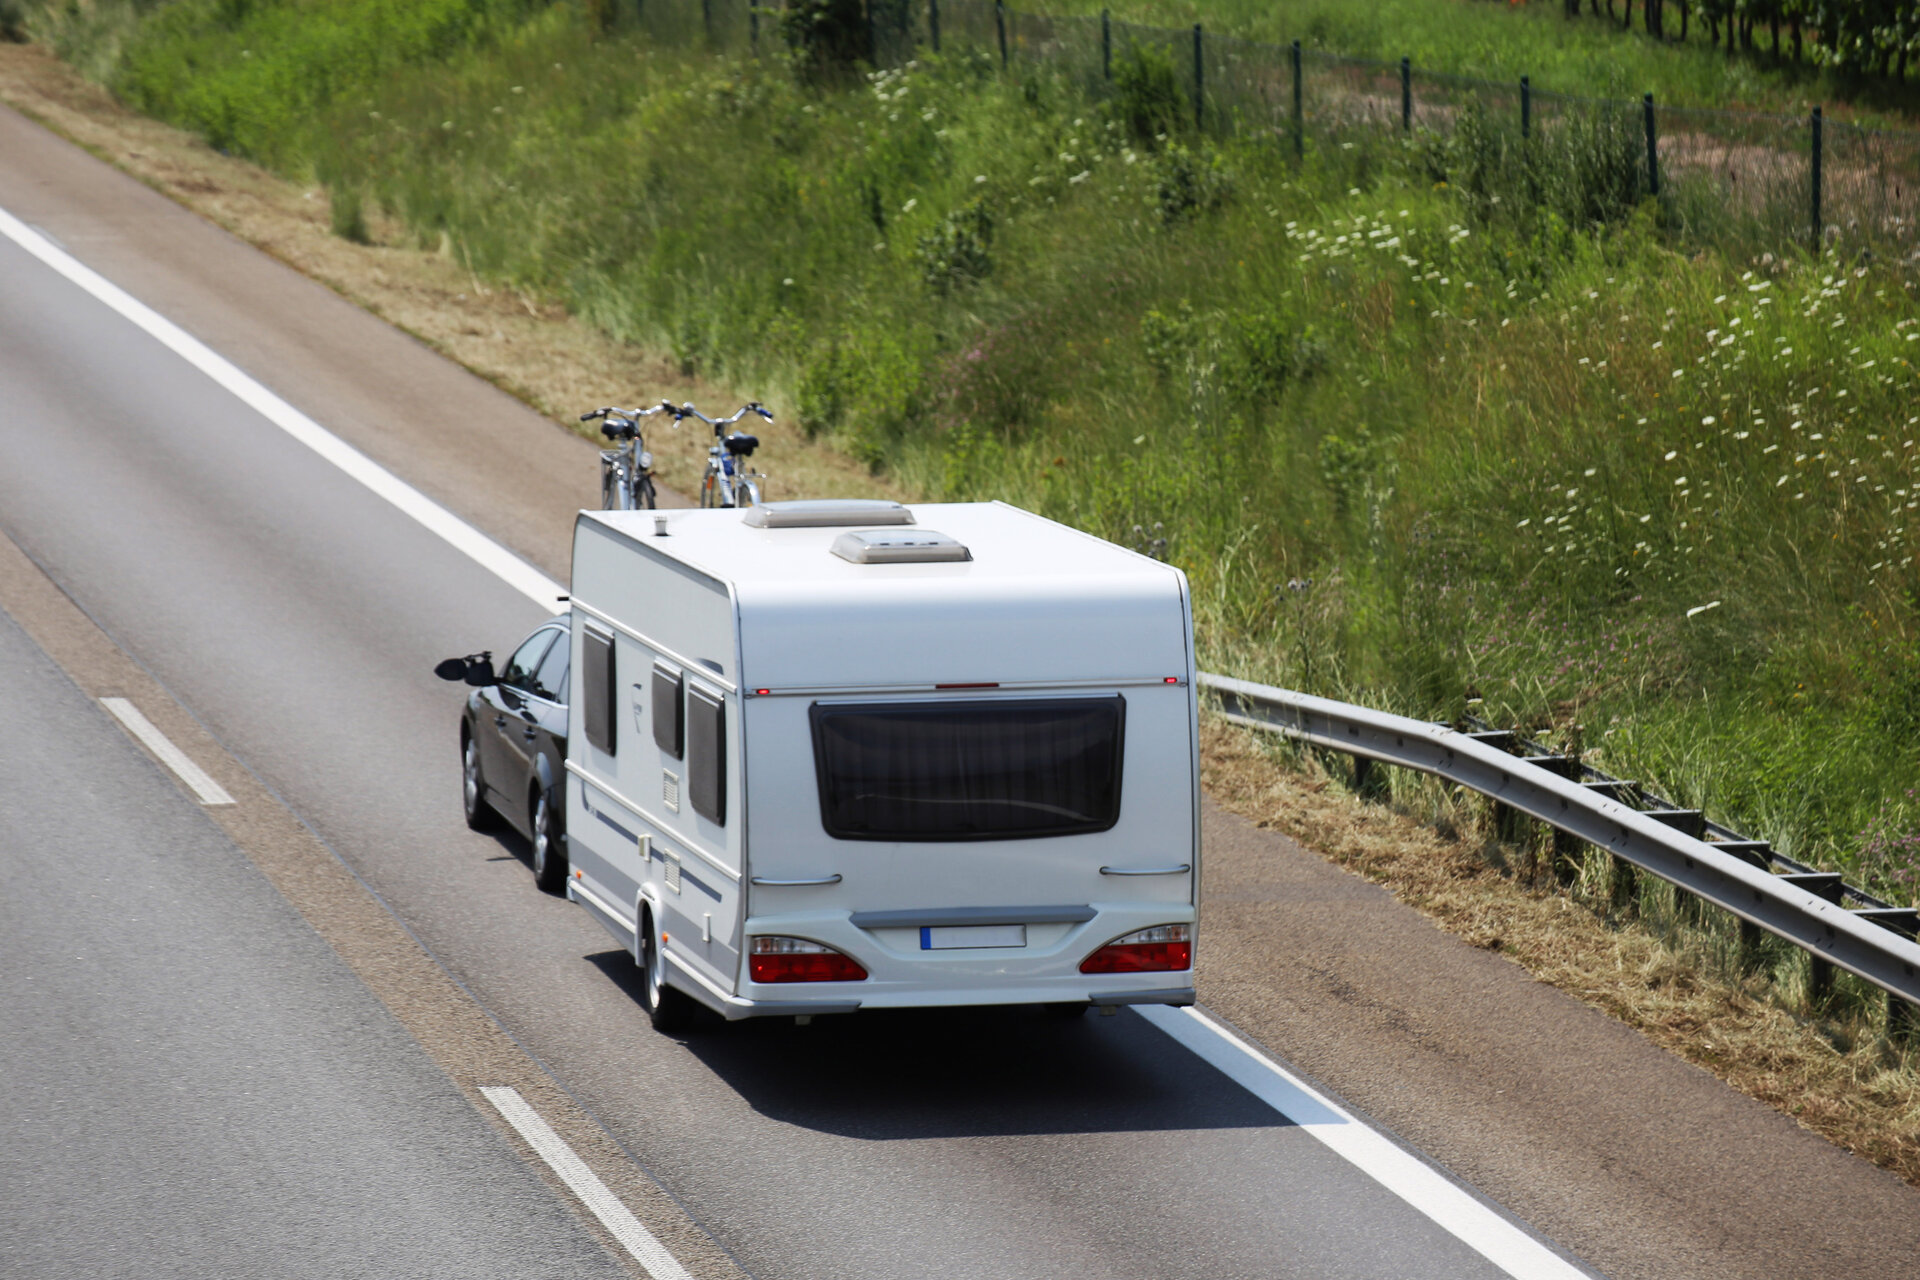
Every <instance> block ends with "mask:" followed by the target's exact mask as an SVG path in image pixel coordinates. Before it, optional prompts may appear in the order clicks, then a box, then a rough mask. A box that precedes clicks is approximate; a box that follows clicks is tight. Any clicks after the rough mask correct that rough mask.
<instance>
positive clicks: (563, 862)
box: [527, 787, 567, 893]
mask: <svg viewBox="0 0 1920 1280" xmlns="http://www.w3.org/2000/svg"><path fill="white" fill-rule="evenodd" d="M527 808H528V811H529V812H530V813H531V814H532V815H533V817H532V821H531V822H530V823H529V824H528V825H529V826H531V827H532V829H533V882H534V883H535V884H536V885H538V886H540V891H541V892H542V893H560V892H562V891H563V890H565V889H566V887H567V855H566V853H565V849H566V841H565V838H564V837H563V836H562V835H561V834H560V826H561V823H560V817H559V814H558V813H556V812H555V808H554V804H553V792H552V791H551V790H548V789H547V788H544V787H535V788H534V789H533V795H532V796H531V797H529V804H528V806H527Z"/></svg>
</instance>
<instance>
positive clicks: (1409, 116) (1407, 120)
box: [1400, 58, 1413, 133]
mask: <svg viewBox="0 0 1920 1280" xmlns="http://www.w3.org/2000/svg"><path fill="white" fill-rule="evenodd" d="M1400 132H1402V133H1412V132H1413V59H1412V58H1402V59H1400Z"/></svg>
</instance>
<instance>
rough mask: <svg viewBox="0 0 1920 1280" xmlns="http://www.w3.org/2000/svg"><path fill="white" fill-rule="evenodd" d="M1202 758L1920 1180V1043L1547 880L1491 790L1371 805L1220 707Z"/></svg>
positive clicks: (1219, 777) (1564, 983) (1512, 948)
mask: <svg viewBox="0 0 1920 1280" xmlns="http://www.w3.org/2000/svg"><path fill="white" fill-rule="evenodd" d="M1201 743H1202V745H1201V751H1202V770H1203V773H1204V776H1205V778H1206V784H1207V790H1208V792H1209V794H1211V795H1212V796H1213V798H1214V799H1215V800H1217V801H1218V802H1219V803H1220V804H1221V805H1222V806H1223V807H1225V808H1227V809H1228V810H1230V811H1232V812H1234V813H1236V814H1239V815H1240V816H1241V817H1244V818H1246V819H1248V820H1249V821H1252V822H1254V823H1256V824H1258V825H1260V826H1262V827H1268V828H1273V829H1277V830H1280V831H1284V832H1286V833H1287V834H1288V835H1290V836H1292V837H1293V838H1295V839H1296V840H1299V841H1300V842H1301V843H1303V844H1305V845H1307V846H1308V847H1310V848H1312V849H1314V850H1316V851H1318V852H1319V853H1320V854H1322V855H1323V856H1325V857H1327V858H1329V859H1331V860H1332V861H1334V862H1337V863H1339V864H1340V865H1341V866H1344V867H1347V868H1348V869H1350V870H1352V871H1355V872H1358V873H1359V874H1361V875H1363V876H1365V877H1367V878H1368V879H1369V880H1372V881H1374V882H1376V883H1378V884H1381V885H1384V886H1386V887H1387V888H1388V889H1390V890H1391V891H1392V892H1393V894H1394V895H1395V896H1396V897H1398V898H1399V899H1400V900H1401V901H1403V902H1406V903H1407V904H1409V905H1410V906H1412V907H1414V908H1416V909H1417V910H1419V911H1420V912H1421V913H1423V914H1424V915H1426V916H1427V917H1428V918H1429V919H1431V920H1433V921H1434V922H1435V923H1436V924H1438V925H1440V927H1442V928H1443V929H1446V930H1447V931H1448V932H1450V933H1454V934H1456V935H1458V936H1459V937H1461V938H1464V939H1465V940H1466V941H1468V942H1470V943H1472V944H1473V945H1475V946H1479V947H1485V948H1488V949H1489V950H1494V951H1498V952H1500V953H1501V954H1502V955H1504V956H1506V957H1508V958H1509V959H1511V960H1512V961H1514V963H1516V964H1518V965H1520V966H1521V967H1523V968H1525V969H1526V970H1527V971H1528V972H1529V973H1531V974H1532V975H1533V976H1534V977H1536V978H1538V979H1540V980H1541V981H1543V982H1548V983H1551V984H1552V985H1554V986H1556V987H1558V988H1560V989H1561V990H1562V991H1565V992H1567V993H1568V994H1570V995H1573V996H1575V997H1577V998H1579V999H1580V1000H1582V1001H1584V1002H1586V1003H1587V1004H1590V1005H1592V1006H1594V1007H1595V1008H1598V1009H1601V1010H1604V1011H1605V1012H1607V1013H1609V1014H1611V1015H1612V1016H1614V1017H1615V1018H1618V1019H1619V1020H1620V1021H1622V1022H1624V1023H1626V1024H1627V1025H1629V1026H1631V1027H1634V1028H1635V1029H1637V1030H1638V1031H1640V1032H1641V1033H1642V1034H1643V1035H1645V1036H1646V1037H1647V1038H1648V1039H1650V1040H1652V1041H1653V1042H1654V1043H1655V1044H1658V1045H1660V1046H1661V1047H1663V1048H1665V1049H1667V1050H1669V1051H1670V1052H1672V1053H1675V1054H1678V1055H1679V1056H1680V1057H1682V1058H1685V1059H1686V1060H1687V1061H1689V1062H1691V1063H1693V1064H1695V1065H1696V1066H1699V1067H1703V1068H1705V1069H1706V1070H1708V1071H1711V1072H1713V1073H1714V1074H1715V1075H1717V1076H1719V1077H1720V1078H1721V1079H1722V1080H1725V1081H1726V1082H1727V1083H1728V1084H1730V1085H1732V1086H1733V1087H1734V1088H1736V1089H1738V1090H1740V1091H1741V1092H1742V1093H1745V1094H1747V1095H1748V1096H1750V1097H1753V1098H1756V1099H1758V1100H1759V1101H1761V1102H1765V1103H1767V1104H1768V1105H1770V1106H1772V1107H1775V1108H1777V1109H1778V1110H1780V1111H1782V1112H1785V1113H1786V1114H1787V1115H1790V1116H1792V1117H1793V1118H1794V1119H1796V1120H1798V1121H1799V1122H1800V1123H1801V1124H1802V1125H1804V1126H1805V1127H1807V1128H1809V1129H1811V1130H1813V1131H1814V1132H1815V1133H1818V1134H1820V1135H1822V1136H1823V1137H1826V1138H1827V1139H1829V1140H1830V1141H1832V1142H1834V1143H1837V1144H1838V1145H1840V1146H1842V1147H1845V1148H1846V1149H1847V1150H1849V1151H1852V1152H1854V1153H1856V1154H1857V1155H1860V1156H1863V1157H1865V1158H1866V1159H1868V1160H1871V1161H1873V1162H1874V1163H1875V1164H1878V1165H1880V1166H1881V1167H1883V1168H1886V1169H1890V1170H1892V1171H1893V1172H1894V1173H1896V1174H1898V1175H1899V1176H1900V1177H1902V1178H1904V1179H1905V1180H1906V1181H1908V1182H1909V1183H1912V1184H1913V1185H1915V1186H1920V1069H1917V1068H1920V1052H1914V1051H1910V1052H1908V1053H1906V1054H1904V1055H1903V1054H1899V1053H1896V1052H1894V1051H1893V1050H1891V1049H1889V1048H1888V1046H1887V1045H1886V1042H1885V1040H1884V1039H1883V1038H1881V1037H1878V1036H1874V1035H1870V1034H1862V1031H1861V1028H1860V1026H1859V1025H1858V1024H1857V1023H1849V1022H1847V1021H1844V1020H1842V1019H1839V1018H1835V1019H1810V1018H1803V1017H1798V1016H1796V1015H1795V1014H1793V1013H1792V1012H1790V1011H1789V1010H1788V1009H1786V1008H1784V1007H1782V1005H1781V1004H1780V1003H1779V1002H1778V1000H1777V998H1776V995H1777V993H1776V992H1775V991H1774V990H1773V989H1772V988H1770V987H1769V986H1768V985H1767V984H1766V983H1764V982H1763V981H1761V980H1758V979H1754V980H1749V981H1746V982H1742V981H1739V980H1737V979H1734V978H1732V977H1730V976H1724V975H1722V974H1720V973H1718V972H1717V970H1719V969H1720V968H1721V966H1719V965H1716V964H1715V963H1714V960H1713V956H1712V955H1711V954H1710V949H1709V948H1708V947H1707V946H1705V945H1704V944H1703V943H1702V942H1700V941H1699V940H1697V939H1691V938H1689V937H1688V936H1687V935H1686V932H1685V931H1684V930H1673V931H1669V930H1664V929H1661V928H1659V926H1658V922H1655V923H1652V924H1649V923H1646V922H1642V921H1638V920H1627V921H1621V920H1609V919H1607V918H1605V917H1604V916H1603V915H1601V914H1599V913H1598V912H1597V911H1596V910H1594V909H1593V908H1591V907H1589V906H1588V905H1586V904H1585V903H1583V901H1581V900H1580V895H1579V893H1578V891H1577V890H1576V893H1575V894H1574V895H1572V896H1570V895H1568V894H1566V893H1562V892H1558V891H1555V890H1551V889H1547V888H1544V887H1540V886H1539V885H1538V883H1537V880H1540V879H1545V877H1536V876H1535V875H1534V871H1535V868H1536V865H1537V864H1536V863H1535V861H1534V860H1533V859H1531V858H1528V857H1526V856H1523V855H1522V856H1514V851H1512V850H1506V849H1502V848H1501V847H1500V846H1498V845H1497V844H1494V843H1492V842H1491V841H1488V840H1485V839H1484V838H1483V837H1482V836H1481V834H1480V828H1481V827H1482V826H1483V825H1484V822H1483V818H1482V815H1481V814H1479V813H1478V812H1475V809H1476V807H1477V802H1476V801H1473V800H1470V799H1453V798H1449V797H1448V796H1447V795H1446V794H1445V793H1444V792H1443V791H1442V790H1441V789H1440V788H1439V787H1437V786H1436V787H1420V788H1415V789H1410V790H1411V791H1412V793H1413V794H1414V795H1416V796H1417V797H1418V798H1417V800H1415V801H1414V802H1413V803H1408V802H1407V801H1406V800H1405V799H1403V800H1402V801H1401V802H1399V803H1398V804H1395V805H1388V804H1379V803H1369V802H1367V801H1364V800H1362V799H1360V798H1358V797H1356V796H1355V795H1353V794H1352V793H1351V792H1350V791H1348V790H1347V789H1346V788H1345V787H1344V786H1343V785H1341V784H1340V783H1338V782H1336V781H1335V780H1334V779H1333V778H1332V777H1330V776H1329V775H1328V774H1327V773H1326V772H1325V771H1324V770H1323V769H1321V768H1320V767H1319V765H1318V762H1317V761H1315V760H1314V759H1313V758H1312V757H1311V756H1308V755H1302V754H1300V753H1295V752H1292V751H1290V750H1288V749H1287V748H1285V747H1284V746H1277V745H1276V744H1275V743H1274V742H1273V741H1272V740H1270V739H1268V738H1266V736H1265V735H1262V734H1258V733H1256V732H1254V731H1252V730H1245V729H1241V728H1238V727H1236V726H1233V725H1229V724H1227V723H1225V722H1224V721H1222V720H1219V719H1217V718H1208V719H1207V720H1206V721H1205V722H1204V723H1203V733H1202V739H1201Z"/></svg>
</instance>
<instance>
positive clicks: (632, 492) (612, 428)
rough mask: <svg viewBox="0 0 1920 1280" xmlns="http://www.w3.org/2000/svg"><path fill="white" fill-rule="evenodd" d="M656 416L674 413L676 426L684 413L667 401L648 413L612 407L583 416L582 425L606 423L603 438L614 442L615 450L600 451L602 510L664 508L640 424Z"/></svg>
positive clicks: (601, 429) (602, 430) (649, 452)
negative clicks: (595, 420)
mask: <svg viewBox="0 0 1920 1280" xmlns="http://www.w3.org/2000/svg"><path fill="white" fill-rule="evenodd" d="M656 413H670V414H672V415H673V424H674V425H675V426H676V427H677V426H679V425H680V416H681V415H680V411H679V410H678V409H675V408H674V407H673V405H672V404H671V403H669V402H668V401H665V400H662V401H661V402H660V403H659V404H656V405H654V406H652V407H651V408H646V409H622V408H619V407H617V406H613V405H609V406H608V407H606V408H604V409H595V410H593V411H592V412H591V413H583V414H581V415H580V421H582V422H592V421H593V420H594V419H596V418H599V419H604V421H602V422H601V424H600V434H601V435H603V436H605V437H606V438H607V439H608V440H610V441H612V442H613V448H611V449H602V450H601V451H600V508H601V510H603V511H638V510H640V509H642V508H652V507H657V506H658V505H660V504H659V502H658V500H657V497H656V495H655V494H654V491H653V453H652V451H651V450H649V449H648V448H647V445H646V441H645V440H643V439H642V438H641V436H640V420H641V419H642V418H650V417H652V416H653V415H654V414H656Z"/></svg>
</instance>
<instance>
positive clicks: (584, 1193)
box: [480, 1085, 693, 1280]
mask: <svg viewBox="0 0 1920 1280" xmlns="http://www.w3.org/2000/svg"><path fill="white" fill-rule="evenodd" d="M480 1092H481V1093H483V1094H485V1095H486V1098H487V1101H488V1102H491V1103H492V1104H493V1105H494V1107H495V1109H496V1110H498V1111H499V1112H500V1114H501V1115H503V1116H505V1117H506V1118H507V1123H508V1124H510V1125H512V1126H513V1127H514V1128H515V1129H516V1130H518V1131H519V1133H520V1136H521V1137H523V1138H525V1139H526V1140H527V1145H528V1146H530V1147H532V1148H533V1149H534V1151H536V1152H537V1153H539V1156H540V1158H541V1159H542V1160H545V1161H546V1162H547V1164H548V1166H549V1167H550V1168H552V1170H553V1171H554V1172H555V1173H557V1174H559V1175H560V1181H562V1182H564V1183H566V1184H567V1186H568V1187H569V1188H571V1189H572V1191H573V1194H575V1195H576V1196H579V1197H580V1203H582V1204H584V1205H586V1206H587V1208H589V1209H591V1210H592V1211H593V1216H594V1217H596V1218H598V1219H600V1225H601V1226H603V1227H605V1228H606V1229H607V1230H608V1231H610V1232H612V1233H613V1238H614V1239H616V1240H618V1241H619V1242H620V1243H621V1244H622V1245H624V1246H625V1247H626V1250H627V1252H628V1253H630V1254H632V1255H633V1258H634V1261H636V1262H638V1263H639V1264H640V1266H641V1267H642V1268H643V1269H645V1271H646V1273H647V1274H648V1275H650V1276H652V1277H653V1278H654V1280H693V1277H692V1276H691V1275H689V1274H688V1273H687V1269H686V1268H685V1267H683V1266H681V1265H680V1260H679V1259H678V1258H675V1257H674V1256H673V1255H672V1254H671V1253H669V1252H667V1247H666V1246H665V1245H663V1244H661V1243H660V1241H659V1240H657V1239H656V1238H655V1237H654V1234H653V1232H651V1231H649V1230H647V1229H646V1227H645V1226H643V1225H642V1224H641V1222H640V1219H638V1218H636V1217H634V1216H633V1211H632V1210H631V1209H628V1208H627V1206H625V1205H624V1204H621V1203H620V1200H619V1197H617V1196H615V1195H614V1194H613V1192H611V1191H609V1190H607V1184H606V1183H604V1182H602V1181H600V1179H599V1178H597V1177H595V1176H594V1172H593V1170H591V1169H589V1168H587V1166H586V1162H585V1161H583V1160H582V1159H581V1158H580V1157H579V1156H577V1155H575V1154H574V1153H573V1148H572V1147H570V1146H568V1145H567V1142H566V1139H564V1138H562V1137H561V1136H560V1135H559V1134H557V1133H555V1132H554V1131H553V1126H551V1125H549V1124H548V1123H547V1122H546V1121H545V1120H542V1119H541V1118H540V1113H539V1112H538V1111H535V1110H534V1109H533V1108H532V1107H531V1106H530V1105H528V1103H527V1100H526V1099H525V1098H523V1097H521V1096H520V1091H519V1090H518V1089H515V1088H513V1087H512V1086H510V1085H482V1086H481V1087H480Z"/></svg>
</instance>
